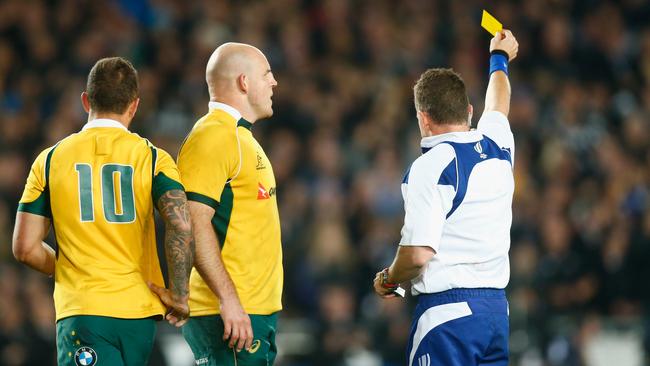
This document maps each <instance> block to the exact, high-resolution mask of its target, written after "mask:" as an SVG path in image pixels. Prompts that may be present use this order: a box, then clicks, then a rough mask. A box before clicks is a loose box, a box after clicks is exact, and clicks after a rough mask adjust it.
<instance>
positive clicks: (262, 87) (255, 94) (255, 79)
mask: <svg viewBox="0 0 650 366" xmlns="http://www.w3.org/2000/svg"><path fill="white" fill-rule="evenodd" d="M256 61H257V62H255V65H254V67H253V71H252V73H251V86H250V89H249V91H248V100H249V102H250V104H251V107H253V110H254V111H255V113H256V115H257V119H262V118H268V117H271V116H272V115H273V101H272V100H271V97H272V96H273V88H275V87H276V86H277V85H278V82H277V81H276V80H275V77H274V76H273V72H272V71H271V65H269V62H268V60H267V59H266V57H265V56H264V55H263V54H262V53H261V52H260V54H259V58H258V60H256Z"/></svg>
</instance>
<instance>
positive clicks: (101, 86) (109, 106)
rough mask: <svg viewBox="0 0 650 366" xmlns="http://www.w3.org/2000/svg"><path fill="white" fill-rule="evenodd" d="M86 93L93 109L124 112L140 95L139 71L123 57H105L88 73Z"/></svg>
mask: <svg viewBox="0 0 650 366" xmlns="http://www.w3.org/2000/svg"><path fill="white" fill-rule="evenodd" d="M86 93H88V100H89V101H90V108H92V109H93V110H95V111H97V112H111V113H117V114H122V113H124V112H125V111H126V109H127V108H128V106H129V104H130V103H131V102H133V101H134V100H135V99H136V98H137V97H138V72H137V71H135V68H134V67H133V65H132V64H131V63H130V62H129V61H127V60H125V59H123V58H122V57H110V58H103V59H101V60H99V61H97V63H96V64H95V66H93V68H92V69H91V70H90V73H89V74H88V82H87V83H86Z"/></svg>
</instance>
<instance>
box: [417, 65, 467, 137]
mask: <svg viewBox="0 0 650 366" xmlns="http://www.w3.org/2000/svg"><path fill="white" fill-rule="evenodd" d="M413 92H414V94H415V98H414V99H415V109H417V110H418V111H420V112H425V113H427V114H428V115H429V116H430V117H431V119H433V121H434V122H435V123H438V124H442V125H449V124H467V117H468V115H467V108H468V106H469V98H468V96H467V90H466V89H465V82H464V81H463V79H462V78H461V77H460V75H459V74H458V73H456V72H455V71H454V70H452V69H439V68H436V69H429V70H427V71H425V72H424V73H423V74H422V75H421V76H420V79H419V80H418V81H417V82H416V83H415V86H414V87H413Z"/></svg>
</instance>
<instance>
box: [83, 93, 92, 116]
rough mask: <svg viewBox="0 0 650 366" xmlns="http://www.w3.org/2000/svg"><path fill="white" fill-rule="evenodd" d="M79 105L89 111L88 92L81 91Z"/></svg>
mask: <svg viewBox="0 0 650 366" xmlns="http://www.w3.org/2000/svg"><path fill="white" fill-rule="evenodd" d="M81 105H82V106H83V108H84V111H86V113H90V101H89V100H88V93H86V92H81Z"/></svg>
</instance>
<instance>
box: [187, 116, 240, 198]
mask: <svg viewBox="0 0 650 366" xmlns="http://www.w3.org/2000/svg"><path fill="white" fill-rule="evenodd" d="M239 159H240V157H239V149H238V145H237V139H236V136H235V135H234V134H233V135H230V134H229V133H228V131H222V130H220V129H218V128H212V129H205V130H200V131H192V132H191V133H190V136H189V137H188V139H187V140H186V141H185V143H184V144H183V147H182V148H181V151H180V153H179V155H178V168H179V170H180V172H181V180H182V182H183V185H185V189H186V191H187V199H188V200H190V201H196V202H201V203H203V204H206V205H208V206H210V207H212V208H214V209H215V210H216V209H217V207H218V206H219V202H220V200H221V193H222V192H223V189H224V186H225V185H226V184H227V182H228V180H229V179H232V178H233V177H234V175H235V174H236V172H237V167H238V164H239Z"/></svg>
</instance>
